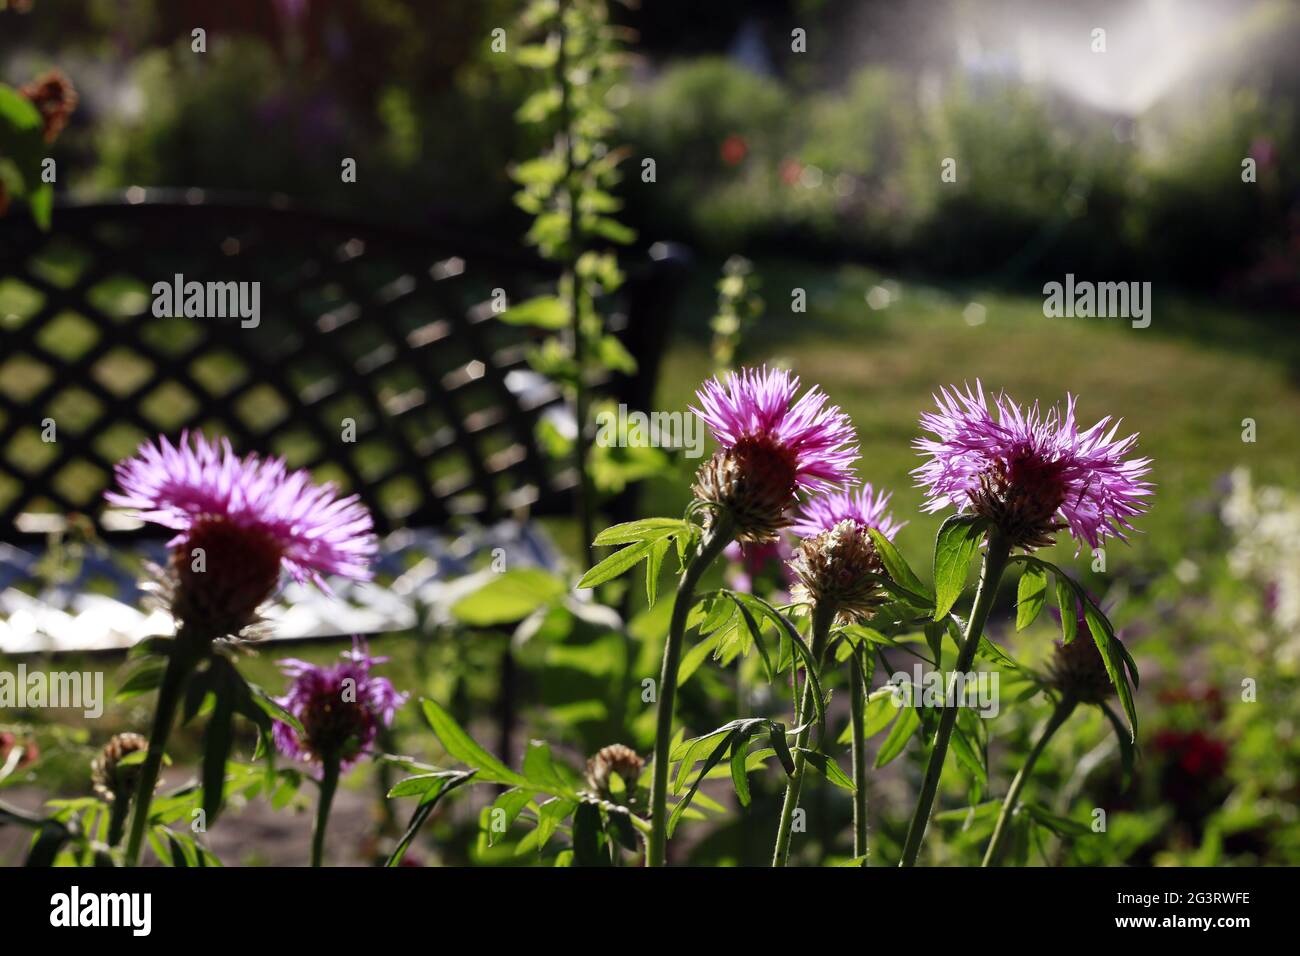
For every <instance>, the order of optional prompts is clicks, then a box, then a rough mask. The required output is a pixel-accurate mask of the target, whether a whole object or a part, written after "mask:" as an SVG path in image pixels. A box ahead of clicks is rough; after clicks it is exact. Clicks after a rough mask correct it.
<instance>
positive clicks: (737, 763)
mask: <svg viewBox="0 0 1300 956" xmlns="http://www.w3.org/2000/svg"><path fill="white" fill-rule="evenodd" d="M748 743H749V734H748V733H742V732H737V734H736V739H735V740H734V741H733V742H732V745H731V784H732V786H733V787H735V788H736V799H737V800H739V801H740V805H741V806H742V807H747V806H749V774H748V772H747V770H746V769H745V745H746V744H748Z"/></svg>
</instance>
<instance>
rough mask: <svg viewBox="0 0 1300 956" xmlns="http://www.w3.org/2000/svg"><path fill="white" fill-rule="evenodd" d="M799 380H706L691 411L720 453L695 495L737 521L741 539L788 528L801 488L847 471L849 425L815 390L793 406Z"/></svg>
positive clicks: (854, 452) (750, 375) (753, 375)
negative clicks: (702, 423) (705, 426)
mask: <svg viewBox="0 0 1300 956" xmlns="http://www.w3.org/2000/svg"><path fill="white" fill-rule="evenodd" d="M798 391H799V378H798V376H796V375H793V374H791V373H790V372H788V371H786V370H784V369H768V368H762V369H745V370H743V371H741V372H740V373H738V374H737V373H728V374H727V376H726V377H725V378H724V379H723V380H721V381H719V380H718V379H711V380H709V381H708V382H705V383H704V385H703V386H702V387H701V388H700V389H699V390H698V391H697V392H696V393H695V397H696V399H697V401H698V402H699V407H698V408H697V407H695V406H691V411H693V412H694V413H695V414H696V415H698V416H699V417H700V418H701V420H703V421H704V422H705V423H706V424H707V425H708V426H709V428H710V430H711V431H712V432H713V436H714V438H716V439H717V440H718V443H719V444H720V445H721V446H722V448H721V449H720V450H719V451H718V452H717V454H715V455H714V456H713V458H712V459H711V460H710V461H709V462H707V463H706V464H705V465H704V466H703V467H702V468H701V469H700V471H699V473H698V475H697V476H696V482H695V488H694V491H695V496H696V498H698V499H700V500H702V501H707V502H711V503H713V504H715V505H717V506H718V508H719V509H720V510H721V511H724V512H727V513H728V514H729V515H730V516H731V518H732V520H733V521H734V522H735V531H736V533H735V537H736V538H737V539H739V540H741V541H752V542H759V541H769V540H771V539H772V538H773V537H774V536H775V535H776V533H777V531H779V530H780V529H781V528H783V527H785V526H786V525H787V524H789V519H788V517H787V514H786V512H787V511H788V509H789V507H790V506H791V505H792V504H793V503H794V499H795V495H796V493H797V492H798V491H799V490H801V489H802V490H808V491H821V490H824V489H826V488H828V487H830V486H833V485H839V484H843V483H844V482H846V481H848V480H849V479H850V478H851V477H852V474H853V471H852V466H853V462H854V461H856V460H857V457H858V449H857V446H856V445H854V444H853V441H854V433H853V425H852V423H851V422H850V421H849V418H848V416H847V415H845V414H844V413H843V412H842V411H840V409H839V407H838V406H834V405H830V406H828V405H827V404H826V395H825V394H824V393H823V392H821V391H820V390H819V389H818V388H816V387H815V386H814V387H813V388H811V389H809V390H808V391H807V392H805V393H804V394H803V396H802V397H800V398H799V399H798V400H797V401H796V399H795V396H796V395H797V394H798Z"/></svg>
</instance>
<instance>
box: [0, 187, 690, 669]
mask: <svg viewBox="0 0 1300 956" xmlns="http://www.w3.org/2000/svg"><path fill="white" fill-rule="evenodd" d="M683 261H684V257H683V256H682V254H681V253H680V251H678V250H676V249H675V248H673V247H670V246H665V245H662V244H660V245H658V246H656V247H653V248H652V249H651V250H650V252H649V254H647V255H645V256H643V257H641V258H639V259H638V260H636V261H632V262H630V263H628V265H627V272H628V281H627V283H626V284H625V285H624V287H623V288H622V289H621V290H620V291H619V293H618V294H617V296H616V297H615V298H616V301H615V302H614V303H612V308H611V310H610V314H611V315H612V320H611V321H612V325H613V327H614V331H616V332H617V333H618V334H619V335H620V336H621V337H622V339H623V342H624V344H625V346H626V347H627V348H628V350H629V351H630V352H631V354H632V355H633V356H634V357H635V358H636V359H637V362H638V368H637V371H636V373H635V374H633V375H611V376H609V377H608V379H607V380H606V381H604V382H603V383H600V384H598V385H597V386H596V387H597V388H598V389H599V390H601V391H602V392H603V393H604V394H606V395H608V396H609V397H611V398H612V399H613V400H614V401H617V402H622V403H626V404H627V405H628V407H630V408H642V409H644V408H647V407H648V406H649V403H650V401H651V398H652V391H653V387H654V382H655V378H656V375H657V372H658V366H659V361H660V356H661V353H662V350H663V347H664V344H665V341H666V337H667V332H668V317H669V315H670V314H671V307H672V300H673V298H674V297H675V294H676V290H677V288H678V280H679V279H680V277H681V274H682V272H683V270H682V268H681V266H682V264H683ZM178 276H181V277H183V280H184V282H185V283H190V282H198V283H222V284H223V285H222V286H221V287H216V288H218V291H225V292H231V291H234V289H235V288H236V287H234V286H229V285H225V284H227V283H253V282H257V283H260V285H259V287H258V300H257V301H258V305H259V312H258V316H257V319H256V322H254V321H253V320H252V319H248V318H241V317H240V316H239V315H233V316H231V315H227V317H225V318H213V317H205V318H200V317H188V318H186V317H183V316H180V315H179V312H180V311H182V310H180V309H179V308H177V307H173V311H174V312H175V313H177V314H175V315H167V314H162V315H155V314H154V309H153V305H154V296H153V292H152V290H153V288H154V286H155V284H156V283H159V282H164V283H168V284H172V283H174V282H177V281H180V280H178V279H177V278H176V277H178ZM555 278H556V271H555V266H554V265H553V264H549V263H546V262H543V261H541V260H539V259H537V258H535V257H533V256H531V255H528V254H524V253H519V252H512V251H507V250H502V249H497V248H492V247H490V246H488V245H486V244H484V243H481V242H477V241H474V240H471V239H469V238H467V237H464V236H456V237H441V236H437V235H434V234H431V233H429V232H426V231H423V230H416V229H409V228H399V227H394V226H388V225H377V224H372V223H363V222H356V221H349V220H346V219H343V218H339V217H335V216H331V215H325V214H321V213H317V212H312V211H308V210H304V209H301V208H296V207H294V206H293V205H292V204H291V203H289V202H288V201H287V200H279V199H273V200H272V201H270V202H265V201H252V200H241V199H232V198H231V197H209V196H206V195H204V193H202V192H201V191H198V190H189V191H186V192H183V193H177V192H174V191H166V192H159V191H145V190H142V189H132V190H130V191H129V192H128V193H127V194H126V195H125V197H123V199H122V200H121V201H114V202H105V203H96V204H93V205H66V206H63V207H61V208H58V209H56V212H55V217H54V225H53V229H52V230H51V231H50V232H48V233H42V232H40V231H38V230H37V229H36V228H35V227H34V226H33V225H32V224H31V223H30V222H29V221H27V220H25V219H22V218H17V217H14V216H12V215H11V218H9V219H7V220H0V653H10V654H15V653H24V652H49V651H71V650H77V651H93V650H108V649H120V648H123V647H127V646H129V645H130V644H132V643H134V642H135V641H136V640H138V639H139V638H140V637H142V636H145V635H146V634H149V633H158V632H159V630H160V629H162V630H164V631H166V630H168V629H169V628H170V622H169V621H168V620H167V619H166V616H165V615H163V614H162V612H161V611H159V612H155V615H157V616H154V615H150V614H149V613H148V612H146V611H142V610H140V608H141V594H140V592H139V590H138V587H137V577H138V573H139V567H140V560H139V559H140V557H141V555H143V556H146V557H153V558H154V559H157V558H159V557H161V556H162V554H163V548H164V544H163V542H164V540H165V532H164V530H163V529H158V528H156V527H154V526H146V525H141V524H140V523H138V522H130V521H124V520H123V516H122V515H120V514H113V513H111V512H106V511H105V508H104V505H103V492H104V491H105V489H107V488H108V487H110V486H111V484H112V481H113V477H112V468H113V465H114V463H115V462H117V461H119V460H120V459H121V458H122V457H124V456H126V455H129V454H131V453H132V452H133V451H134V449H135V448H136V447H137V446H138V444H139V443H140V442H141V441H142V440H144V439H146V438H150V437H152V436H154V435H156V434H159V433H165V434H167V435H169V436H172V437H173V438H175V437H176V436H178V435H179V434H180V433H181V431H182V430H184V429H198V428H202V429H203V430H205V431H207V432H209V433H212V434H226V435H228V436H229V437H230V439H231V441H232V443H233V444H234V446H235V449H236V451H238V452H240V453H244V452H247V451H257V452H260V453H264V454H283V455H286V456H287V457H288V460H289V464H290V465H291V466H293V467H305V468H309V469H311V470H312V471H313V473H314V474H315V475H316V476H317V478H319V479H332V480H335V481H337V482H338V483H339V485H340V486H341V487H342V488H343V489H345V490H346V491H349V492H351V491H355V492H357V493H359V494H360V495H361V497H362V499H363V500H364V501H365V502H366V504H367V505H368V506H369V507H370V509H371V511H372V513H373V515H374V518H375V524H376V530H377V532H378V533H379V535H380V538H381V553H380V556H379V559H378V564H377V571H378V575H377V577H378V579H379V580H378V581H377V583H376V584H374V585H367V584H360V585H344V586H341V587H340V588H339V589H338V590H339V595H340V597H341V598H342V600H334V599H330V598H325V597H323V596H317V595H315V594H314V592H313V589H310V588H307V587H300V586H294V585H290V587H289V588H288V589H287V590H286V592H285V594H284V595H283V600H282V601H281V602H280V604H279V606H278V607H277V608H276V609H274V610H273V612H272V616H273V619H274V620H275V627H274V633H275V635H276V636H277V637H282V638H301V637H309V636H331V635H343V634H350V633H373V632H379V631H385V630H397V629H404V628H406V627H410V626H413V625H414V623H415V621H416V610H415V606H414V602H415V599H416V597H417V596H418V595H420V594H424V595H425V596H426V597H427V596H428V594H429V592H430V589H431V588H432V589H433V590H435V591H436V590H437V589H438V587H440V586H441V585H440V582H446V581H448V579H449V578H450V577H452V576H454V575H456V574H459V573H462V572H463V571H465V570H466V569H468V568H469V567H471V566H472V565H473V564H474V561H475V556H476V554H477V553H479V552H480V551H482V550H483V549H493V548H498V547H501V548H505V549H506V551H507V554H508V561H510V560H513V561H517V562H518V563H526V564H547V563H553V562H554V555H553V553H552V551H551V549H550V546H549V544H548V543H547V541H546V539H545V538H544V536H542V535H540V534H539V533H538V532H537V531H536V529H535V528H534V526H533V525H532V524H531V523H530V522H529V520H528V519H531V518H533V517H537V516H540V515H555V514H562V513H565V512H566V511H569V510H570V509H571V508H572V498H573V493H574V485H575V483H576V474H575V472H574V470H573V468H572V465H571V462H568V461H557V460H555V459H554V458H553V457H551V456H548V454H547V453H546V452H545V451H544V450H543V449H542V448H541V447H540V446H539V439H538V423H539V421H540V420H542V419H543V418H550V419H552V420H554V421H555V422H556V423H557V427H559V428H560V429H561V431H562V432H563V431H565V430H568V431H569V432H571V431H572V427H573V418H572V413H571V411H570V409H569V408H568V406H567V404H566V402H565V399H564V397H563V395H562V394H561V393H560V391H559V390H558V389H557V388H556V387H555V386H554V385H552V384H551V383H550V382H549V381H548V380H547V379H545V378H543V377H542V376H540V375H538V374H537V373H536V372H534V371H532V370H531V369H530V368H529V365H528V362H527V352H528V349H529V347H530V345H531V344H532V343H533V342H534V341H536V340H537V339H538V337H539V336H540V335H542V334H543V333H541V332H539V331H538V330H536V329H533V328H530V327H525V326H517V325H512V324H510V323H508V322H504V321H501V320H500V318H499V315H498V311H496V310H495V309H496V308H499V303H500V302H501V294H502V292H504V296H505V301H506V302H508V303H514V302H519V301H522V300H523V299H525V298H528V297H531V296H534V295H538V294H542V293H544V292H546V291H547V290H548V289H550V288H553V284H554V281H555ZM240 288H243V289H245V290H248V289H251V288H252V287H251V286H243V287H240ZM494 301H495V303H497V306H495V307H494ZM622 506H623V507H624V508H625V507H626V506H627V503H626V502H624V503H622ZM614 507H615V508H617V509H619V510H622V508H620V503H619V502H615V503H614ZM380 582H382V583H383V585H384V586H379V583H380ZM159 616H160V617H159Z"/></svg>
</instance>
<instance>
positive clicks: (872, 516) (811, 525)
mask: <svg viewBox="0 0 1300 956" xmlns="http://www.w3.org/2000/svg"><path fill="white" fill-rule="evenodd" d="M891 497H893V493H892V492H885V491H880V492H877V491H876V490H875V489H873V488H872V487H871V482H864V483H863V484H862V486H861V487H860V488H858V489H857V490H856V491H851V490H848V489H845V490H840V491H830V492H827V493H825V494H822V495H818V496H817V497H816V498H813V499H811V500H809V501H808V502H806V503H805V504H804V506H803V507H802V508H801V509H800V510H799V513H798V514H797V515H796V516H795V519H794V524H793V525H792V526H791V528H790V530H791V531H793V532H794V533H795V534H797V535H798V536H799V537H801V538H811V537H813V536H814V535H818V534H821V533H822V532H823V531H829V530H830V529H831V528H833V527H835V526H836V525H837V524H839V523H840V522H841V521H854V522H856V523H857V524H859V525H861V526H862V527H865V528H875V529H876V530H877V531H879V532H880V533H881V534H883V535H884V536H885V537H886V538H889V539H890V540H891V541H892V540H893V538H894V535H896V534H898V532H899V531H900V530H902V528H903V526H904V525H906V524H907V522H906V521H904V522H902V523H899V522H897V521H895V520H894V516H893V515H891V514H889V512H887V511H886V510H885V509H886V508H887V507H889V499H890V498H891Z"/></svg>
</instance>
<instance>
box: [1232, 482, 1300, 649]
mask: <svg viewBox="0 0 1300 956" xmlns="http://www.w3.org/2000/svg"><path fill="white" fill-rule="evenodd" d="M1220 517H1221V518H1222V520H1223V523H1224V524H1225V525H1226V526H1227V527H1228V529H1229V531H1231V532H1232V536H1233V544H1232V548H1231V550H1230V551H1229V552H1228V566H1229V567H1230V568H1231V570H1232V572H1233V573H1234V574H1235V575H1237V576H1238V577H1241V578H1247V579H1250V580H1253V581H1257V582H1260V583H1261V584H1263V585H1264V587H1265V588H1266V592H1265V595H1264V604H1265V608H1266V610H1267V613H1268V614H1269V616H1270V617H1271V619H1272V623H1273V625H1274V626H1275V627H1276V628H1277V630H1278V631H1280V632H1281V633H1282V634H1283V635H1284V643H1283V645H1282V647H1281V648H1280V649H1279V657H1280V658H1281V659H1282V660H1283V661H1285V662H1286V663H1289V664H1293V665H1297V664H1300V493H1296V492H1294V491H1291V490H1289V489H1286V488H1278V487H1273V486H1266V487H1256V486H1255V485H1254V483H1253V482H1252V480H1251V475H1250V471H1249V470H1248V469H1246V468H1238V469H1235V470H1234V471H1233V472H1232V474H1231V476H1230V478H1229V491H1228V495H1227V497H1226V498H1225V499H1224V501H1223V505H1222V507H1221V509H1220Z"/></svg>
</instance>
